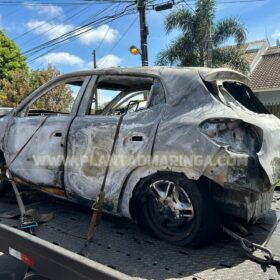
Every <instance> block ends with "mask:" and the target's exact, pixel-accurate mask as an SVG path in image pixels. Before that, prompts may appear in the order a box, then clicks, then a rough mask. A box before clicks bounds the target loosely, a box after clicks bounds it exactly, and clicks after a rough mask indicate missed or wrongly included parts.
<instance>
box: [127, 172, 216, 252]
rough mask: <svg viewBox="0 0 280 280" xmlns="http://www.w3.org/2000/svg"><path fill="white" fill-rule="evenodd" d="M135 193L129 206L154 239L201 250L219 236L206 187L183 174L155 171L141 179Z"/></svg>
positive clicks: (213, 210) (211, 201) (213, 205)
mask: <svg viewBox="0 0 280 280" xmlns="http://www.w3.org/2000/svg"><path fill="white" fill-rule="evenodd" d="M139 189H140V190H139ZM138 190H139V191H138V194H137V195H136V198H135V200H134V203H135V205H134V206H136V207H135V208H134V207H133V206H132V207H133V209H134V213H135V216H136V219H137V220H138V222H139V224H140V226H141V225H142V226H144V227H145V228H146V229H148V230H149V231H151V232H152V233H153V234H154V235H155V236H156V237H157V238H159V239H161V240H164V241H167V242H169V243H172V244H175V245H179V246H187V245H191V246H196V247H200V246H203V245H206V244H208V243H209V242H210V241H211V240H213V239H214V238H215V237H216V236H217V235H218V233H219V228H220V218H219V212H218V210H217V207H216V205H215V203H214V202H213V200H212V199H211V197H210V195H209V191H208V188H207V186H198V184H196V183H195V182H194V181H191V180H188V179H187V178H186V177H185V176H184V175H183V174H178V173H172V172H158V173H156V174H154V175H151V176H149V177H147V178H146V179H144V180H142V182H140V188H138Z"/></svg>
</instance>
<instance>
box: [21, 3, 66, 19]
mask: <svg viewBox="0 0 280 280" xmlns="http://www.w3.org/2000/svg"><path fill="white" fill-rule="evenodd" d="M27 4H28V5H27ZM25 7H26V8H27V9H29V10H32V11H36V12H37V13H38V14H39V15H47V16H48V17H56V16H61V15H62V14H63V9H62V8H61V7H60V6H57V5H45V6H43V5H42V6H41V5H40V6H36V5H32V4H31V3H29V2H28V3H26V5H25Z"/></svg>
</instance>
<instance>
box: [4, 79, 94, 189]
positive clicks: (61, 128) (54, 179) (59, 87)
mask: <svg viewBox="0 0 280 280" xmlns="http://www.w3.org/2000/svg"><path fill="white" fill-rule="evenodd" d="M89 80H90V77H87V76H83V77H75V76H74V77H71V78H69V77H67V78H64V79H63V78H61V77H59V78H57V79H54V80H53V81H51V82H49V83H48V84H47V85H46V86H43V87H42V90H39V91H38V92H36V93H35V94H33V95H32V96H31V97H28V98H27V102H24V103H26V104H24V106H22V108H20V110H19V111H18V110H16V113H15V115H14V117H13V118H12V119H11V121H10V123H9V129H8V133H7V134H6V137H5V142H6V145H7V148H6V150H5V157H6V161H7V166H8V167H9V170H10V171H11V172H12V174H13V175H14V176H15V177H17V179H18V180H21V181H23V182H24V183H31V184H34V185H38V186H49V187H59V188H62V187H63V176H62V174H63V166H64V156H65V148H66V145H65V143H66V136H67V131H68V128H69V126H70V123H71V122H72V120H73V119H74V118H75V114H76V111H77V108H78V104H79V102H80V100H81V97H82V95H83V93H84V91H85V89H86V86H87V84H88V82H89ZM74 91H76V92H74ZM71 96H73V98H72V97H71ZM63 98H64V99H63ZM44 106H45V107H47V108H44ZM59 109H61V110H59Z"/></svg>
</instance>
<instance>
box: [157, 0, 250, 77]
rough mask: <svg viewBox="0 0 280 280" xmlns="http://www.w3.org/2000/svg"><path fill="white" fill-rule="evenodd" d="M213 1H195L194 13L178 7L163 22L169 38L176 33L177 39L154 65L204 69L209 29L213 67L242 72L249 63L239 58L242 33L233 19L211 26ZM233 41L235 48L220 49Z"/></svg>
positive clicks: (213, 8) (242, 30) (213, 13)
mask: <svg viewBox="0 0 280 280" xmlns="http://www.w3.org/2000/svg"><path fill="white" fill-rule="evenodd" d="M214 19H215V0H197V1H196V7H195V10H194V11H190V10H189V9H187V8H186V7H180V8H178V9H177V10H175V11H173V12H171V13H170V14H169V15H168V16H167V18H166V19H165V30H166V33H167V34H169V33H170V32H171V31H173V30H174V29H179V30H180V31H181V32H182V34H181V35H179V36H178V37H177V38H176V39H175V40H174V41H173V42H172V43H171V45H170V46H169V47H168V48H167V49H166V50H163V51H161V52H160V53H159V54H158V56H157V59H156V64H158V65H169V64H170V65H180V66H204V62H205V59H206V55H207V48H206V46H207V45H206V42H207V37H208V34H209V26H211V33H212V43H213V48H214V49H213V66H215V67H219V66H225V65H227V66H229V67H231V68H233V69H237V70H240V71H242V72H246V71H248V70H249V63H248V62H247V61H246V60H245V59H243V58H242V52H241V50H240V48H239V46H240V45H241V44H243V43H244V42H245V41H246V29H245V27H244V26H243V25H242V24H241V23H240V22H239V21H238V20H237V19H235V18H232V17H230V18H226V19H223V20H221V21H218V22H217V23H216V24H215V23H214ZM231 37H233V38H234V41H235V42H236V44H237V47H227V48H221V46H222V45H223V44H224V43H225V42H226V41H227V40H228V39H229V38H231Z"/></svg>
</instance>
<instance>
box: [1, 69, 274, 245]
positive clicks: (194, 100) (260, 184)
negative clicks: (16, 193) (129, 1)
mask: <svg viewBox="0 0 280 280" xmlns="http://www.w3.org/2000/svg"><path fill="white" fill-rule="evenodd" d="M61 85H68V86H69V87H71V86H72V87H74V88H75V90H74V94H73V96H74V97H75V99H74V101H73V104H71V106H69V108H67V109H64V110H61V111H59V112H58V111H51V110H43V109H40V110H39V109H36V108H35V109H34V106H33V105H34V104H35V103H36V102H38V100H40V98H44V97H45V96H46V95H48V94H51V92H52V90H53V89H54V88H55V87H58V86H61ZM116 130H118V133H116ZM0 135H1V139H0V153H1V154H0V156H1V165H2V168H1V170H2V172H6V170H7V169H8V170H9V172H10V174H11V175H12V178H13V180H14V181H15V182H17V183H18V184H24V185H27V186H30V187H35V188H40V190H42V191H44V192H48V193H51V194H53V195H55V196H58V197H61V198H65V199H67V200H70V201H73V202H76V203H80V204H85V205H92V203H93V202H94V201H95V200H96V198H97V197H98V194H99V191H100V188H101V184H102V182H103V179H104V176H105V173H106V185H105V204H104V211H107V212H110V213H112V214H116V215H119V216H124V217H127V218H130V219H134V220H137V221H138V222H139V224H141V225H143V226H145V227H146V228H148V229H149V230H151V231H152V232H153V233H154V234H155V235H156V236H157V237H159V238H160V239H163V240H166V241H168V242H172V243H174V244H179V245H187V244H200V243H204V242H206V241H208V240H210V239H211V238H212V237H213V236H214V235H215V234H216V232H217V230H218V228H219V226H220V216H221V214H222V215H229V216H232V217H236V218H238V219H242V220H244V221H246V222H251V221H253V222H254V221H256V220H257V219H259V218H260V217H261V216H262V215H264V214H265V213H266V212H267V211H268V210H269V209H270V205H271V201H272V196H273V192H274V186H275V184H276V183H277V182H278V179H279V177H280V144H279V141H278V139H279V136H280V120H279V119H278V118H276V117H275V116H273V115H271V114H270V113H269V112H268V111H267V110H266V108H265V107H264V106H263V105H262V103H261V102H260V101H259V100H258V99H257V98H256V97H255V95H254V94H253V92H252V91H251V89H250V87H249V81H248V79H247V78H246V76H244V75H242V74H240V73H238V72H235V71H232V70H228V69H207V68H168V67H158V68H157V67H154V68H152V67H151V68H148V67H146V68H132V69H120V68H116V69H115V68H110V69H99V70H94V71H83V72H75V73H71V74H65V75H61V76H59V77H57V78H55V79H53V80H51V81H50V82H48V83H46V84H45V85H43V86H41V87H40V88H39V89H38V90H36V91H35V92H34V93H32V94H31V95H30V96H28V97H27V98H26V99H25V100H24V101H23V102H22V103H21V104H20V105H19V106H17V107H16V108H15V109H14V110H13V111H12V112H10V113H9V114H7V115H5V116H3V117H2V118H1V119H0ZM116 136H117V137H116ZM112 147H114V149H113V150H112ZM111 152H112V154H111ZM108 165H109V166H108ZM107 168H108V170H107V171H108V172H106V169H107ZM6 189H7V183H5V182H4V181H3V182H2V183H1V191H2V193H3V192H4V191H5V190H6Z"/></svg>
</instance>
